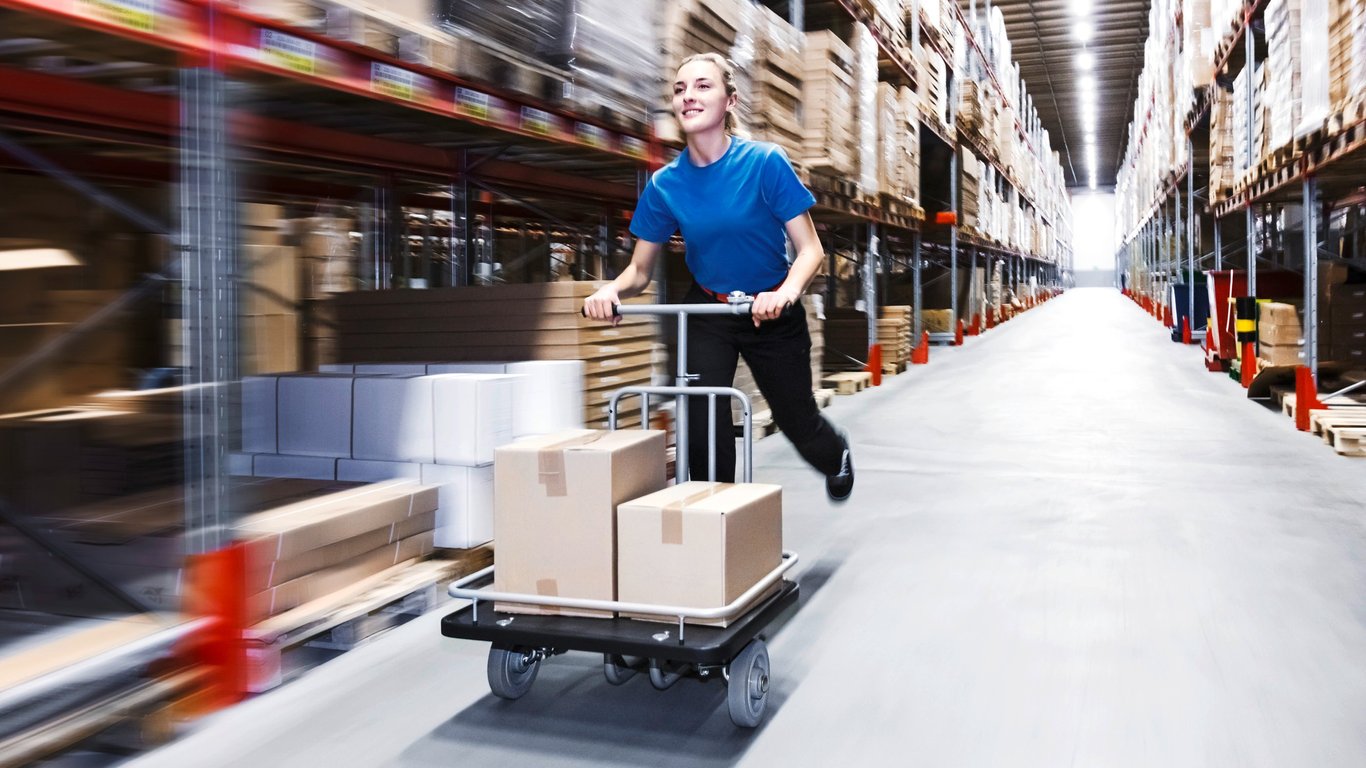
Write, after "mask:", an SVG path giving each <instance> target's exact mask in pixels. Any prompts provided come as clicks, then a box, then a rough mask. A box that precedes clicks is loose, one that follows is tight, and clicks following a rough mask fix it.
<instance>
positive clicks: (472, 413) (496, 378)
mask: <svg viewBox="0 0 1366 768" xmlns="http://www.w3.org/2000/svg"><path fill="white" fill-rule="evenodd" d="M431 379H432V381H433V394H432V396H433V398H434V403H435V404H434V408H433V415H434V417H435V458H436V461H435V463H437V464H450V465H455V466H480V465H483V464H488V463H490V462H492V461H493V452H494V449H495V448H497V447H498V446H500V445H503V444H504V443H508V442H511V441H512V399H513V389H512V387H513V384H514V382H515V379H514V378H513V377H511V376H501V375H486V374H448V375H441V376H432V377H431Z"/></svg>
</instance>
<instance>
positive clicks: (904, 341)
mask: <svg viewBox="0 0 1366 768" xmlns="http://www.w3.org/2000/svg"><path fill="white" fill-rule="evenodd" d="M878 314H879V317H878V321H877V343H878V344H880V345H882V362H883V363H887V364H891V365H902V364H906V363H910V362H911V347H912V346H914V344H915V339H914V338H913V336H912V333H913V332H914V327H913V326H914V325H915V316H914V315H913V313H912V309H911V307H907V306H896V307H881V308H880V309H879V310H878Z"/></svg>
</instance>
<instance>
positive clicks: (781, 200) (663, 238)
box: [631, 137, 816, 294]
mask: <svg viewBox="0 0 1366 768" xmlns="http://www.w3.org/2000/svg"><path fill="white" fill-rule="evenodd" d="M815 204H816V198H815V197H814V196H812V194H811V191H810V190H808V189H807V188H806V187H805V186H804V185H803V184H802V182H801V179H798V178H797V174H796V172H795V171H793V170H792V164H791V163H789V162H788V160H787V155H786V154H784V153H783V150H782V149H781V148H779V147H778V146H777V145H774V144H769V143H767V142H763V141H748V140H746V139H741V138H738V137H731V141H730V147H728V148H727V149H726V153H725V154H724V155H722V156H721V158H720V159H719V160H717V161H716V162H714V163H712V164H711V165H708V166H705V167H701V168H699V167H697V166H695V165H693V164H692V161H691V160H689V158H688V150H686V149H685V150H683V152H682V153H681V154H679V156H678V157H677V158H675V159H674V161H673V162H671V163H669V164H668V165H666V166H664V167H663V168H660V169H659V170H658V171H656V172H655V174H654V175H653V176H652V177H651V178H650V181H649V182H648V183H647V184H646V185H645V190H644V191H643V192H642V193H641V195H640V201H639V202H637V203H636V212H635V215H634V216H633V217H632V218H631V234H633V235H635V236H636V237H638V238H640V239H642V240H648V241H650V242H652V243H665V242H668V240H669V238H670V237H672V236H673V233H674V232H678V231H681V232H682V233H683V240H684V241H685V242H686V243H687V246H688V251H687V262H688V269H689V270H690V271H691V272H692V274H693V278H695V279H696V280H697V282H698V283H699V284H700V285H701V286H702V287H703V288H707V289H709V290H712V291H715V292H717V293H722V294H724V293H730V292H731V291H766V290H768V289H769V288H772V287H774V286H776V285H778V284H780V283H781V282H782V281H783V280H784V279H785V278H786V277H787V269H788V263H787V247H786V244H785V243H784V240H783V228H784V224H786V223H787V222H788V221H790V220H791V219H792V218H793V217H795V216H797V215H799V214H801V213H802V212H804V211H806V209H808V208H810V207H811V206H813V205H815Z"/></svg>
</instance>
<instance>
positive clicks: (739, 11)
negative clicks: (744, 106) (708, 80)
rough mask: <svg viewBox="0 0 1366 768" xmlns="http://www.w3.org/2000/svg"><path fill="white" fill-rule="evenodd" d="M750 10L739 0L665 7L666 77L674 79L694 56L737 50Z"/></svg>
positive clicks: (685, 1)
mask: <svg viewBox="0 0 1366 768" xmlns="http://www.w3.org/2000/svg"><path fill="white" fill-rule="evenodd" d="M747 10H748V9H747V8H742V7H741V4H740V3H738V2H737V1H736V0H681V1H680V2H676V3H672V2H671V3H665V4H663V9H662V11H661V14H660V25H659V43H660V49H661V50H662V51H663V52H664V61H663V65H664V70H663V71H664V72H665V73H667V74H666V76H672V74H673V73H674V71H675V70H677V69H678V65H679V62H681V61H682V60H683V59H685V58H687V57H689V56H691V55H693V54H697V53H720V54H722V55H726V54H727V53H729V52H730V51H731V50H732V49H734V48H735V44H736V41H737V39H738V38H739V36H740V33H741V32H742V31H743V28H744V25H745V21H746V19H745V17H744V15H743V14H744V13H745V11H747Z"/></svg>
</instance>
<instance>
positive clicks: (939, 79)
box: [916, 45, 949, 132]
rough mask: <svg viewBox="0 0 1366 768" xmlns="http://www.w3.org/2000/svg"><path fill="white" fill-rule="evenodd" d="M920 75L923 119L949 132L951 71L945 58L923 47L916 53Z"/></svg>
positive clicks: (927, 47) (917, 68)
mask: <svg viewBox="0 0 1366 768" xmlns="http://www.w3.org/2000/svg"><path fill="white" fill-rule="evenodd" d="M916 61H917V67H916V70H917V71H918V72H919V73H920V104H921V110H922V117H924V119H926V120H929V121H931V122H932V123H933V124H934V125H937V126H939V127H940V130H942V131H944V132H948V130H949V70H948V66H947V65H946V64H945V62H944V57H943V56H940V55H939V53H938V52H936V51H934V50H933V49H931V48H930V47H929V46H926V45H921V46H920V50H919V51H918V52H917V53H916Z"/></svg>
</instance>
